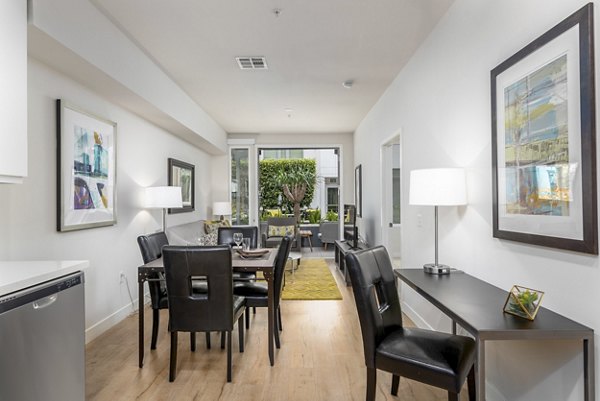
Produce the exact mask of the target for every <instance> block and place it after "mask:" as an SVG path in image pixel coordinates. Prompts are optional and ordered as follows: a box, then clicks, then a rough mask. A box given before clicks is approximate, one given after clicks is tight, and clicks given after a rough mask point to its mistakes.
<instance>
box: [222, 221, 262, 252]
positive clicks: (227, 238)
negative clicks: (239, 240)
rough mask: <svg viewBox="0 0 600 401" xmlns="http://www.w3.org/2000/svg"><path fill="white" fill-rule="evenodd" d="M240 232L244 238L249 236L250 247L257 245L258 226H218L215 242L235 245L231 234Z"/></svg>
mask: <svg viewBox="0 0 600 401" xmlns="http://www.w3.org/2000/svg"><path fill="white" fill-rule="evenodd" d="M235 233H242V235H243V237H244V238H250V248H253V249H254V248H256V247H257V246H258V227H256V226H233V227H219V228H218V233H217V243H218V244H219V245H221V244H229V245H231V246H235V245H236V243H235V241H234V240H233V234H235Z"/></svg>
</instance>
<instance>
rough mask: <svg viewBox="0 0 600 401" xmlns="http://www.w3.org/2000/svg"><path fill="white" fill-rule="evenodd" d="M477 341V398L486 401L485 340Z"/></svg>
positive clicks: (479, 400)
mask: <svg viewBox="0 0 600 401" xmlns="http://www.w3.org/2000/svg"><path fill="white" fill-rule="evenodd" d="M476 341H477V358H476V359H475V394H476V395H477V397H476V398H475V399H476V400H477V401H485V341H483V340H481V339H480V338H477V339H476Z"/></svg>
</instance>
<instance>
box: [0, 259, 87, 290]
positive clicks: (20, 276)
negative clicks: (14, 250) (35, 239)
mask: <svg viewBox="0 0 600 401" xmlns="http://www.w3.org/2000/svg"><path fill="white" fill-rule="evenodd" d="M88 266H89V262H88V261H87V260H39V261H0V296H2V295H5V294H10V293H11V292H15V291H19V290H21V289H24V288H27V287H31V286H34V285H36V284H39V283H43V282H45V281H49V280H53V279H55V278H58V277H61V276H65V275H67V274H70V273H74V272H76V271H80V270H84V269H86V268H87V267H88Z"/></svg>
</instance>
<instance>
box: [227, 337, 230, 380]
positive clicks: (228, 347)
mask: <svg viewBox="0 0 600 401" xmlns="http://www.w3.org/2000/svg"><path fill="white" fill-rule="evenodd" d="M227 382H228V383H230V382H231V331H228V332H227Z"/></svg>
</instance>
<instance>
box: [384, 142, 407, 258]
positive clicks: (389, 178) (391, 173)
mask: <svg viewBox="0 0 600 401" xmlns="http://www.w3.org/2000/svg"><path fill="white" fill-rule="evenodd" d="M401 162H402V160H401V148H400V135H395V136H394V137H393V138H391V139H390V140H388V141H386V142H384V143H383V144H382V145H381V192H382V193H381V230H382V232H381V238H382V242H383V245H384V246H385V247H386V248H387V250H388V252H389V253H390V256H391V257H392V258H393V259H400V241H401V230H400V227H401V213H400V212H401V210H400V205H401V201H400V199H401V192H400V187H401V181H400V180H401V171H402V169H401Z"/></svg>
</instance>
